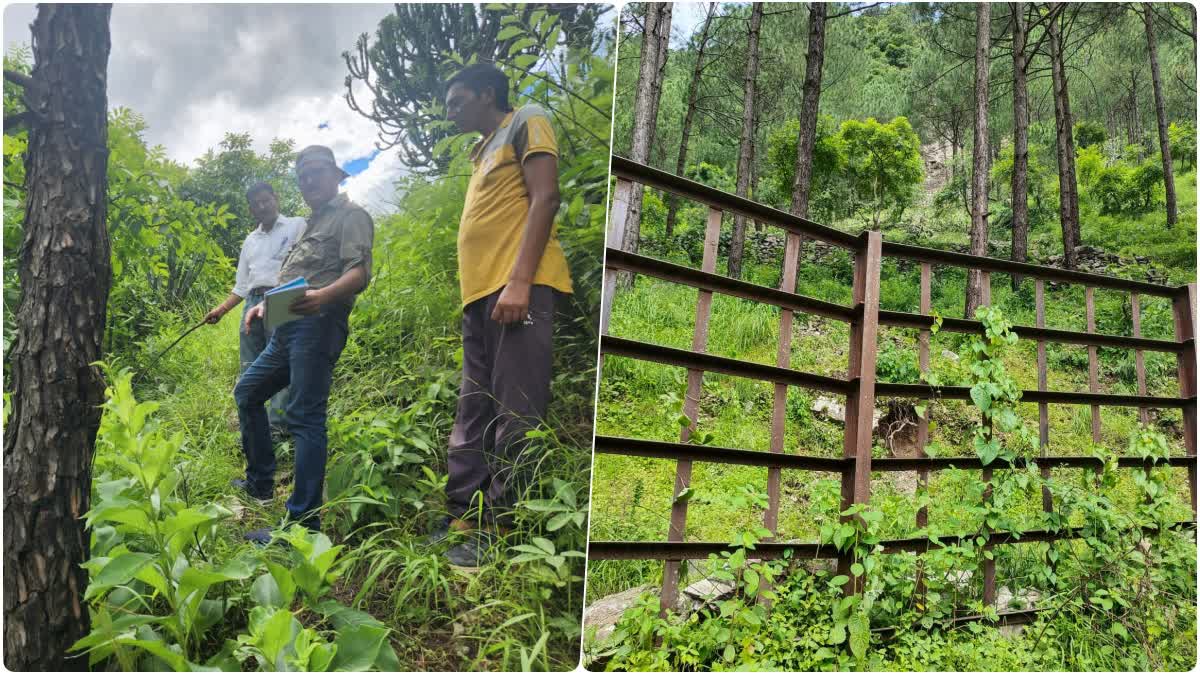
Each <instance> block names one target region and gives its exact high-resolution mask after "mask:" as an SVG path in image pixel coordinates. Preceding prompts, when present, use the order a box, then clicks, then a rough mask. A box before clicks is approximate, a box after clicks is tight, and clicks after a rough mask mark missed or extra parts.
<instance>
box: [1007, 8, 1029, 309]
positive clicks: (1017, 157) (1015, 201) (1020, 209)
mask: <svg viewBox="0 0 1200 675" xmlns="http://www.w3.org/2000/svg"><path fill="white" fill-rule="evenodd" d="M1009 9H1010V10H1011V11H1012V25H1013V29H1012V30H1013V34H1012V41H1013V174H1012V259H1013V260H1015V261H1017V262H1026V261H1027V259H1028V258H1029V89H1028V87H1027V85H1026V81H1025V79H1026V72H1025V70H1026V68H1027V64H1028V56H1027V55H1026V53H1025V49H1026V47H1027V46H1028V44H1027V43H1028V40H1029V34H1028V27H1027V25H1026V21H1025V3H1023V2H1014V3H1012V4H1011V5H1009ZM1020 285H1021V276H1020V275H1018V274H1014V275H1012V288H1013V290H1014V291H1016V290H1017V288H1018V287H1019V286H1020Z"/></svg>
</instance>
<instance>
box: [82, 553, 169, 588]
mask: <svg viewBox="0 0 1200 675" xmlns="http://www.w3.org/2000/svg"><path fill="white" fill-rule="evenodd" d="M153 560H154V556H153V555H151V554H149V553H129V552H126V553H122V554H120V555H118V556H117V557H115V558H113V559H111V560H109V561H108V564H106V565H105V566H104V569H102V570H100V572H99V573H98V574H97V575H96V578H95V579H93V580H92V583H90V584H88V587H87V591H86V592H85V593H84V599H85V600H91V599H92V598H94V597H96V596H98V595H100V594H101V593H103V592H105V591H107V590H109V589H111V588H112V587H114V586H121V585H123V584H127V583H129V580H130V579H133V577H134V576H135V575H137V573H138V572H139V571H141V569H142V568H143V567H145V566H146V565H149V564H150V563H151V562H152V561H153Z"/></svg>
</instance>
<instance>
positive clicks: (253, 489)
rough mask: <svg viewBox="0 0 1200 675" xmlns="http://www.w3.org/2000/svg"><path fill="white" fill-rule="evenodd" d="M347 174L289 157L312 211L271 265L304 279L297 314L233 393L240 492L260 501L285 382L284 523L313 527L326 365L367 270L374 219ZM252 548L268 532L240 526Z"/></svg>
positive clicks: (326, 161)
mask: <svg viewBox="0 0 1200 675" xmlns="http://www.w3.org/2000/svg"><path fill="white" fill-rule="evenodd" d="M346 176H347V174H346V172H345V171H342V169H341V168H339V167H338V165H337V162H336V161H334V158H333V151H332V150H330V149H329V148H327V147H324V146H320V145H311V146H309V147H307V148H305V149H303V150H301V151H300V154H299V155H298V156H297V157H296V179H297V181H298V182H299V185H300V193H301V195H302V196H303V197H304V201H305V203H307V204H308V205H309V207H310V208H312V215H310V216H309V218H308V225H307V227H306V228H305V230H304V232H303V234H301V235H300V239H299V240H298V241H297V242H296V244H295V245H294V246H293V247H292V250H291V252H290V253H288V255H287V258H285V259H284V261H283V265H282V267H280V270H279V279H278V281H279V283H280V284H286V283H288V282H291V281H293V280H295V279H297V278H299V277H303V278H304V279H305V280H306V281H307V282H308V290H307V291H306V293H305V295H304V296H303V297H301V298H299V299H298V300H296V301H295V302H293V303H292V304H291V306H290V309H291V311H292V312H294V313H296V314H300V315H303V316H302V318H300V319H296V320H294V321H290V322H288V323H285V324H283V325H281V326H279V328H277V329H276V330H275V332H274V333H273V334H272V335H271V340H270V342H269V343H267V348H266V349H265V350H263V352H262V354H259V356H258V358H257V359H255V360H254V363H253V364H251V365H250V367H249V368H247V369H246V372H245V373H244V374H243V375H242V378H241V380H239V381H238V384H237V387H235V388H234V390H233V396H234V399H235V400H236V401H237V406H238V420H239V422H240V423H241V428H242V452H243V453H244V454H245V455H246V482H245V489H246V491H247V492H249V493H250V495H251V496H253V497H258V498H262V497H264V496H266V497H269V496H270V495H272V494H273V493H274V487H275V449H274V448H273V447H272V445H271V434H270V430H269V427H268V422H267V414H266V411H265V410H264V407H263V403H265V402H266V401H267V399H269V398H270V397H271V396H272V395H274V394H275V392H277V391H279V390H280V389H282V388H283V387H285V386H288V387H289V390H290V399H289V401H288V407H287V424H288V429H289V431H291V433H292V438H293V439H294V440H295V448H296V467H295V481H294V484H293V486H292V496H291V498H290V499H288V501H287V511H288V520H289V521H294V522H299V523H301V524H303V525H305V526H306V527H308V528H309V529H312V530H318V529H320V516H319V514H318V512H317V510H318V509H319V508H320V506H321V495H322V491H323V488H324V485H325V458H326V453H327V449H328V448H327V442H328V438H327V435H326V417H325V413H326V408H327V406H328V403H329V388H330V385H331V384H332V382H333V367H334V365H335V364H336V363H337V360H338V357H339V356H341V353H342V348H344V347H345V346H346V337H347V336H348V335H349V332H350V326H349V318H350V310H351V308H352V307H353V306H354V299H355V296H356V295H358V294H359V293H361V292H362V291H363V289H364V288H366V286H367V282H368V280H369V279H370V275H371V244H372V241H373V239H374V234H375V224H374V222H373V221H372V220H371V216H370V215H369V214H368V213H367V212H366V210H364V209H363V208H362V207H361V206H359V205H358V204H355V203H354V202H352V201H350V198H349V197H347V196H346V195H345V194H342V193H339V192H338V184H339V183H341V181H342V179H344V178H346ZM262 307H263V305H258V306H257V307H255V308H253V309H251V310H250V311H248V312H247V313H246V318H245V321H244V322H243V326H242V330H243V332H248V331H249V328H250V325H251V324H252V322H254V321H261V320H262V314H263V310H262ZM246 538H247V539H249V540H251V541H254V542H255V543H258V544H264V545H265V544H268V543H270V541H271V528H262V529H258V530H254V531H251V532H248V533H247V534H246Z"/></svg>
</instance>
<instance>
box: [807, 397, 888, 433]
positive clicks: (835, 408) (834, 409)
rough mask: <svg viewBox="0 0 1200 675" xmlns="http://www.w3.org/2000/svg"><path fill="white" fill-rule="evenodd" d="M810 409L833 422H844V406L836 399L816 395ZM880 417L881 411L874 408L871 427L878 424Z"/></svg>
mask: <svg viewBox="0 0 1200 675" xmlns="http://www.w3.org/2000/svg"><path fill="white" fill-rule="evenodd" d="M811 409H812V411H813V412H814V413H816V414H817V415H821V416H822V417H825V418H827V419H829V420H832V421H834V422H842V423H845V422H846V406H845V405H844V404H842V403H841V402H840V401H838V400H837V399H833V398H829V397H827V396H818V397H816V398H815V399H813V402H812V407H811ZM882 417H883V411H882V410H880V409H879V408H876V409H875V412H874V414H873V415H872V416H871V427H872V428H874V427H877V426H879V420H880V418H882Z"/></svg>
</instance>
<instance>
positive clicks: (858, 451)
mask: <svg viewBox="0 0 1200 675" xmlns="http://www.w3.org/2000/svg"><path fill="white" fill-rule="evenodd" d="M859 241H860V242H861V243H860V245H859V248H858V251H857V253H856V254H855V256H854V304H855V310H856V314H857V316H856V318H855V319H854V320H853V321H852V322H851V324H850V362H849V366H848V369H847V370H848V372H847V379H848V380H850V382H851V390H850V392H849V393H848V394H847V395H846V426H845V432H844V435H843V437H842V453H843V455H844V456H845V457H848V458H851V459H853V460H854V462H853V464H852V466H850V467H847V468H846V469H844V470H843V471H842V510H846V509H848V508H850V505H851V504H856V503H857V504H865V503H867V502H869V501H870V499H871V437H872V432H873V431H874V429H873V426H874V420H873V417H874V415H873V413H874V412H875V352H876V349H877V338H878V333H879V271H880V264H881V258H882V250H883V237H882V235H880V233H879V232H876V231H874V230H868V231H867V232H864V233H863V234H862V236H861V237H860V239H859ZM852 562H853V561H852V560H851V559H850V556H847V555H842V556H840V557H839V558H838V573H839V574H846V575H849V574H850V565H851V563H852ZM861 585H862V579H861V577H854V578H853V579H852V580H851V582H850V584H848V585H847V586H846V587H844V588H846V589H848V590H849V592H852V593H857V592H859V590H860V587H861Z"/></svg>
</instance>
